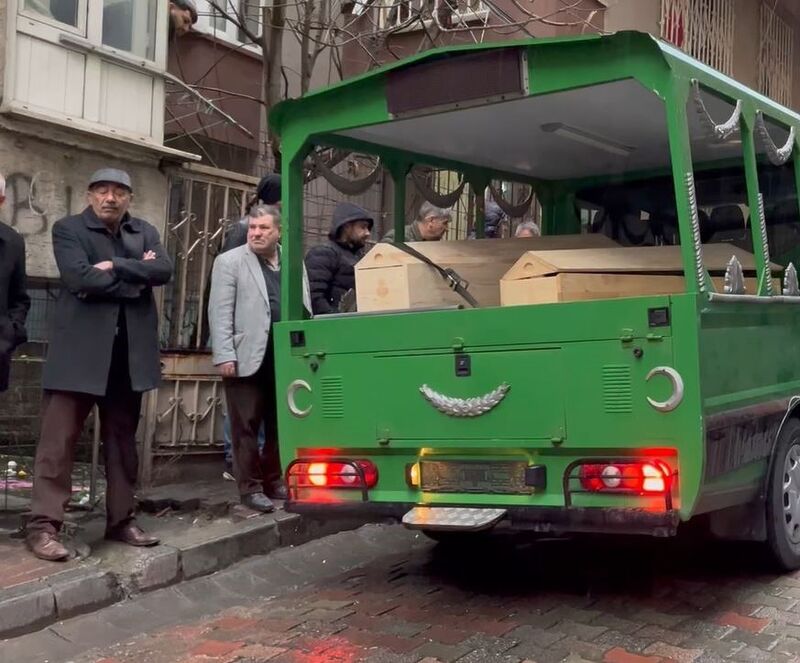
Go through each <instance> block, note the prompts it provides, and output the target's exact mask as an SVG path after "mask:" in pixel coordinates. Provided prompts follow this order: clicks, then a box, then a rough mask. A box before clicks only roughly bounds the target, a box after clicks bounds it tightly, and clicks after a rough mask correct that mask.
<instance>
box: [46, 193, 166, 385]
mask: <svg viewBox="0 0 800 663" xmlns="http://www.w3.org/2000/svg"><path fill="white" fill-rule="evenodd" d="M120 236H121V238H122V244H123V246H124V249H125V251H124V253H125V256H124V257H119V256H115V251H114V243H113V238H112V236H111V234H110V233H109V231H108V230H107V228H106V226H105V224H104V223H103V222H102V221H101V220H100V219H98V218H97V216H96V215H95V214H94V212H93V211H92V208H91V207H87V208H86V209H85V210H83V212H82V213H81V214H77V215H75V216H68V217H66V218H63V219H61V220H60V221H57V222H56V223H55V225H54V226H53V253H54V254H55V258H56V263H57V265H58V269H59V272H60V273H61V293H60V294H59V297H58V301H57V302H56V308H55V312H54V315H53V331H52V334H51V337H50V338H51V341H50V345H49V348H48V352H47V362H46V363H45V367H44V375H43V378H42V384H43V386H44V388H45V389H57V390H61V391H77V392H83V393H87V394H95V395H98V396H102V395H104V394H105V392H106V383H107V381H108V370H109V367H110V365H111V351H112V348H113V346H114V337H115V335H116V332H117V321H118V320H119V319H120V306H122V307H123V308H124V314H125V318H124V319H125V323H126V331H127V338H128V366H129V370H130V378H131V387H132V388H133V390H134V391H140V392H141V391H147V390H149V389H155V388H156V387H157V386H158V383H159V382H160V380H161V362H160V358H159V344H158V312H157V310H156V304H155V299H154V298H153V286H157V285H163V284H165V283H167V282H168V281H169V280H170V278H171V276H172V261H171V260H170V259H169V256H167V254H166V252H165V250H164V247H163V246H162V245H161V240H160V238H159V236H158V231H157V230H156V229H155V228H154V227H153V226H152V225H150V224H149V223H147V221H143V220H142V219H137V218H135V217H132V216H130V215H128V214H126V215H125V217H123V219H122V222H121V223H120ZM147 251H153V252H155V254H156V258H155V260H142V256H143V255H144V253H145V252H147ZM104 260H111V261H112V262H113V263H114V269H113V270H111V271H102V270H99V269H97V268H95V267H93V265H95V264H96V263H99V262H103V261H104Z"/></svg>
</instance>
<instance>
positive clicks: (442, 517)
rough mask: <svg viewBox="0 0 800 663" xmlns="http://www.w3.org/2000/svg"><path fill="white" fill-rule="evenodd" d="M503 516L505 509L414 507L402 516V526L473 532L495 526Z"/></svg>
mask: <svg viewBox="0 0 800 663" xmlns="http://www.w3.org/2000/svg"><path fill="white" fill-rule="evenodd" d="M505 515H506V510H505V509H474V508H469V507H453V506H415V507H414V508H413V509H411V511H409V512H408V513H406V515H404V516H403V525H405V526H406V527H408V528H409V529H431V530H452V531H464V532H475V531H477V530H482V529H488V528H489V527H492V526H493V525H496V524H497V522H498V521H499V520H500V519H501V518H502V517H503V516H505Z"/></svg>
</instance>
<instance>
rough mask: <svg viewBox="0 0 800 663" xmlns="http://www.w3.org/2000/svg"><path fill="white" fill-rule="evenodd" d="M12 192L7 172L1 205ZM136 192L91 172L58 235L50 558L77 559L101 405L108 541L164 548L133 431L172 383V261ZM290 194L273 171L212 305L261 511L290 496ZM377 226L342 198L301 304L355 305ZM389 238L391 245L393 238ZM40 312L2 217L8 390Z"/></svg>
mask: <svg viewBox="0 0 800 663" xmlns="http://www.w3.org/2000/svg"><path fill="white" fill-rule="evenodd" d="M4 194H5V181H4V180H3V179H2V176H0V205H2V203H3V201H4V200H5V198H4ZM133 198H134V186H133V182H132V181H131V178H130V176H129V175H128V173H126V172H125V171H122V170H118V169H115V168H103V169H100V170H98V171H96V172H95V173H94V174H93V175H92V176H91V177H90V179H89V182H88V186H87V192H86V201H87V205H86V207H85V209H83V210H82V211H81V212H80V213H78V214H74V215H71V216H67V217H65V218H63V219H60V220H59V221H57V222H56V223H55V224H54V226H53V229H52V240H53V253H54V255H55V260H56V264H57V266H58V270H59V273H60V276H61V289H60V294H59V297H58V300H57V303H56V307H55V311H54V315H53V327H54V329H53V331H54V333H52V334H51V336H50V344H49V348H48V353H47V360H46V362H45V366H44V371H43V378H42V385H43V388H44V396H43V402H42V417H41V433H40V439H39V443H38V445H37V448H36V456H35V459H34V471H33V489H32V500H31V512H30V516H29V518H28V520H27V523H26V544H27V546H28V548H29V549H30V550H31V552H32V553H33V554H34V555H36V556H37V557H39V558H41V559H45V560H51V561H58V560H65V559H67V558H69V557H70V555H71V553H70V550H69V549H68V548H67V547H66V546H65V545H64V544H63V543H62V541H61V539H60V538H59V533H60V530H61V526H62V524H63V521H64V510H65V507H66V505H67V503H68V502H69V499H70V497H71V494H72V483H71V482H72V465H73V459H74V455H75V447H76V444H77V442H78V438H79V436H80V434H81V431H82V430H83V426H84V423H85V421H86V418H87V417H88V415H89V412H90V411H91V409H92V407H93V406H95V405H97V406H98V410H99V414H100V438H101V440H102V443H103V458H104V462H105V470H106V485H107V489H106V538H108V539H112V540H116V541H121V542H123V543H127V544H129V545H133V546H151V545H155V544H157V543H158V539H157V538H156V537H154V536H152V535H149V534H147V533H145V532H144V531H143V530H142V529H141V528H140V527H139V526H138V525H137V524H136V520H135V509H134V507H135V501H134V489H135V484H136V479H137V475H138V456H137V450H136V440H135V435H136V428H137V425H138V421H139V413H140V407H141V400H142V394H143V393H144V392H146V391H149V390H151V389H155V388H156V387H157V386H158V384H159V382H160V379H161V370H160V356H159V341H158V313H157V310H156V303H155V297H154V294H153V289H154V288H155V287H157V286H160V285H164V284H166V283H167V282H168V281H169V280H170V278H171V277H172V269H173V266H172V262H171V260H170V258H169V256H168V255H167V253H166V251H165V250H164V247H163V246H162V244H161V240H160V237H159V233H158V231H157V230H156V228H155V227H154V226H153V225H151V224H150V223H148V222H147V221H145V220H144V219H140V218H137V217H135V216H132V215H131V213H130V211H129V208H130V205H131V202H132V201H133ZM280 199H281V188H280V177H279V176H277V175H269V176H267V177H265V178H264V179H263V180H262V181H261V182H260V184H259V187H258V189H257V192H256V195H255V196H254V198H253V200H252V201H251V202H250V204H249V205H248V209H247V213H246V215H245V217H244V218H243V219H241V220H239V221H238V222H236V223H234V224H233V226H232V227H231V228H230V229H229V231H228V232H227V233H226V236H225V238H224V240H223V245H222V247H221V250H220V253H219V255H218V256H217V257H216V259H215V261H214V265H213V269H212V275H211V289H210V294H209V302H208V316H209V328H210V341H211V349H212V359H213V363H214V365H215V366H216V367H217V370H218V371H219V373H220V375H221V377H222V381H223V385H224V389H225V396H226V403H227V410H228V412H227V416H228V420H229V424H230V454H231V459H232V468H231V471H232V473H233V475H234V477H235V480H236V482H237V486H238V491H239V495H240V499H241V502H242V503H243V504H244V505H246V506H247V507H249V508H251V509H253V510H255V511H261V512H269V511H272V510H273V509H274V508H275V506H274V503H273V502H272V500H273V499H285V498H286V496H287V490H286V485H285V483H284V481H283V479H282V473H281V465H280V458H279V454H278V431H277V421H276V394H275V351H274V343H273V335H272V326H273V324H274V323H275V322H278V321H280V319H281V297H280V287H281V278H280V273H281V247H280V236H281V224H282V219H281V202H280ZM450 220H451V212H450V210H449V209H445V208H441V207H437V206H435V205H433V204H431V203H427V202H426V203H423V204H422V206H421V208H420V210H419V214H418V215H417V218H416V219H415V220H414V221H413V222H412V223H410V224H409V225H407V226H406V227H405V236H404V239H405V241H436V240H440V239H442V238H443V237H444V236H445V234H446V233H447V229H448V226H449V223H450ZM374 225H375V222H374V219H373V218H372V216H371V215H370V214H369V213H368V212H367V211H366V210H364V209H362V208H361V207H359V206H357V205H354V204H352V203H349V202H342V203H339V204H338V205H337V206H336V208H335V210H334V212H333V217H332V219H331V226H330V231H329V233H328V240H327V242H325V243H323V244H320V245H318V246H315V247H313V248H312V249H311V250H310V251H309V252H308V254H307V255H306V258H305V265H304V274H303V277H304V278H303V300H304V304H305V307H306V309H307V310H308V311H309V313H311V314H313V315H324V314H330V313H336V312H339V311H341V310H342V308H343V306H345V305H346V301H347V299H348V297H349V296H352V293H353V292H354V288H355V265H356V263H357V262H358V261H359V260H360V259H361V257H362V256H363V255H364V253H365V251H366V247H367V243H368V241H369V239H370V236H371V233H372V230H373V228H374ZM384 240H385V241H392V240H393V232H390V233H388V234H387V235H386V236H385V237H384ZM29 307H30V299H29V297H28V294H27V292H26V273H25V244H24V241H23V238H22V237H21V236H20V235H19V234H18V233H17V232H16V231H14V230H13V229H12V228H10V227H9V226H7V225H5V224H3V223H0V391H5V390H6V389H7V388H8V382H9V370H10V365H11V356H12V354H13V352H14V350H15V348H17V347H18V346H19V345H20V344H22V343H24V342H25V341H26V339H27V336H26V331H25V319H26V316H27V312H28V309H29Z"/></svg>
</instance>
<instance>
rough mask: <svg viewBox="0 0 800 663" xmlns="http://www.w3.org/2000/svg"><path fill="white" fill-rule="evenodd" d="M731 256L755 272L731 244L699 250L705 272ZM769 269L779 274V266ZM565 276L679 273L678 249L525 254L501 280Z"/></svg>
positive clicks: (750, 260)
mask: <svg viewBox="0 0 800 663" xmlns="http://www.w3.org/2000/svg"><path fill="white" fill-rule="evenodd" d="M731 256H736V257H737V258H738V260H739V262H740V263H741V265H742V269H743V270H744V271H746V272H747V271H755V268H756V264H755V256H754V255H753V254H752V253H748V252H747V251H743V250H742V249H740V248H738V247H736V246H734V245H732V244H707V245H705V246H704V247H703V263H704V265H705V266H706V269H708V270H709V271H713V272H723V273H724V271H725V269H726V268H727V266H728V262H729V261H730V259H731ZM773 269H776V270H780V269H781V267H780V266H779V265H773ZM566 272H586V273H589V272H591V273H616V274H624V273H648V272H667V273H675V274H680V273H683V262H682V260H681V255H680V247H679V246H650V247H619V248H600V249H589V248H587V249H572V250H554V251H528V252H527V253H525V254H524V255H523V256H521V257H520V259H519V260H518V261H517V262H516V263H515V264H514V266H513V267H512V268H511V269H510V270H509V271H508V272H507V273H506V274H505V276H504V277H503V279H504V280H515V279H526V278H536V277H539V276H546V275H552V274H558V273H566Z"/></svg>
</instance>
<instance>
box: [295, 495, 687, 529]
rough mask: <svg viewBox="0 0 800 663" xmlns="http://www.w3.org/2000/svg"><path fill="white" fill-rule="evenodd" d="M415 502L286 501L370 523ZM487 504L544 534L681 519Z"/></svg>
mask: <svg viewBox="0 0 800 663" xmlns="http://www.w3.org/2000/svg"><path fill="white" fill-rule="evenodd" d="M414 506H418V505H417V504H412V503H408V504H404V503H397V502H392V503H377V502H348V503H338V504H316V503H309V502H294V501H287V502H286V503H285V505H284V509H285V510H286V511H289V512H291V513H298V514H301V515H305V516H310V517H312V518H357V519H360V520H363V521H364V522H365V523H368V522H381V521H386V520H396V521H399V520H401V519H402V517H403V515H404V514H405V513H406V512H407V511H408V510H409V509H411V508H412V507H414ZM430 506H435V505H430ZM442 506H444V505H442ZM447 506H455V505H447ZM464 506H467V505H464ZM485 506H487V507H489V506H491V507H492V508H501V509H502V508H505V509H506V511H507V515H506V516H505V518H504V519H503V520H502V521H501V522H500V524H499V525H498V526H497V527H502V528H503V529H507V528H510V529H512V530H519V531H527V532H539V533H543V534H547V533H552V534H567V533H576V534H577V533H595V534H640V535H647V536H660V537H666V536H674V535H675V534H676V533H677V530H678V524H679V522H680V518H679V516H678V512H677V511H675V510H670V511H660V512H653V511H645V510H644V509H628V508H608V509H607V508H584V507H569V508H567V507H563V508H559V507H503V506H502V505H485Z"/></svg>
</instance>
